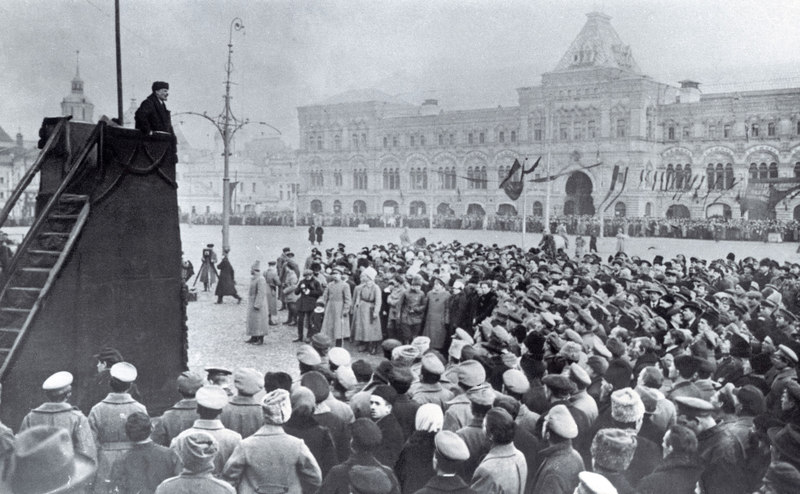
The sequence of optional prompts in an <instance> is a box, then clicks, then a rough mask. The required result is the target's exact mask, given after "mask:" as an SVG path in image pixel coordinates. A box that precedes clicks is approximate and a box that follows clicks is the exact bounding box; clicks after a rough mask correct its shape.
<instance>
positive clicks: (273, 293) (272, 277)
mask: <svg viewBox="0 0 800 494" xmlns="http://www.w3.org/2000/svg"><path fill="white" fill-rule="evenodd" d="M264 280H266V282H267V288H268V289H269V291H268V292H267V295H266V297H267V306H268V308H269V315H270V316H277V315H278V290H280V288H281V280H280V278H279V277H278V272H277V271H276V270H275V268H273V267H272V266H270V267H268V268H267V271H266V272H264Z"/></svg>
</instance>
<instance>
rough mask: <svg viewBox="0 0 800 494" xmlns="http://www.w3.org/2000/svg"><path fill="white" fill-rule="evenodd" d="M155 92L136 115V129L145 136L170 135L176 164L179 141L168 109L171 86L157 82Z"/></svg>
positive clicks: (143, 102)
mask: <svg viewBox="0 0 800 494" xmlns="http://www.w3.org/2000/svg"><path fill="white" fill-rule="evenodd" d="M152 90H153V92H152V93H151V94H150V96H148V97H147V98H145V100H144V101H142V104H141V105H139V108H138V109H137V110H136V113H135V114H134V117H133V118H134V121H135V122H136V128H137V129H138V130H140V131H142V133H143V134H145V135H152V134H153V133H156V132H161V133H164V134H165V135H169V136H170V138H171V146H170V152H171V153H170V154H171V156H170V157H171V158H172V159H173V160H174V163H177V162H178V140H177V138H176V137H175V131H174V130H173V128H172V117H171V116H170V112H169V110H168V109H167V98H168V97H169V84H168V83H166V82H163V81H156V82H154V83H153V85H152Z"/></svg>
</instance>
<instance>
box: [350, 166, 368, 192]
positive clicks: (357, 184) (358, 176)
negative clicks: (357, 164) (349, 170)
mask: <svg viewBox="0 0 800 494" xmlns="http://www.w3.org/2000/svg"><path fill="white" fill-rule="evenodd" d="M353 188H354V189H358V190H367V170H366V169H365V168H362V169H360V170H353Z"/></svg>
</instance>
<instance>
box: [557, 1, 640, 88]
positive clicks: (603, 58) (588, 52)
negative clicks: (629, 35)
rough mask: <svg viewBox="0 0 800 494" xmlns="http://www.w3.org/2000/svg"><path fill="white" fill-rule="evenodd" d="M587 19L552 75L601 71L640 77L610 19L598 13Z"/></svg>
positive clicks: (628, 47)
mask: <svg viewBox="0 0 800 494" xmlns="http://www.w3.org/2000/svg"><path fill="white" fill-rule="evenodd" d="M586 17H587V20H586V24H585V25H584V26H583V29H581V32H580V33H579V34H578V37H576V38H575V40H574V41H573V42H572V44H571V45H570V46H569V49H568V50H567V52H566V53H565V54H564V56H563V57H561V61H560V62H558V66H556V69H555V72H565V71H570V70H581V69H587V68H594V67H603V68H616V69H620V70H624V71H626V72H631V73H634V74H638V75H641V72H640V70H639V66H638V65H637V64H636V60H634V59H633V54H632V53H631V48H630V46H628V45H626V44H624V43H623V42H622V40H621V39H620V38H619V35H618V34H617V32H616V31H615V30H614V28H613V27H612V26H611V17H610V16H608V15H606V14H603V13H600V12H592V13H589V14H586Z"/></svg>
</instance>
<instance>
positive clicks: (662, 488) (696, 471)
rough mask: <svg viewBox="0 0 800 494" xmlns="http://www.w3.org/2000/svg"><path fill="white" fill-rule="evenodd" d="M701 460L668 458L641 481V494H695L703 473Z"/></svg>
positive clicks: (638, 488) (683, 457)
mask: <svg viewBox="0 0 800 494" xmlns="http://www.w3.org/2000/svg"><path fill="white" fill-rule="evenodd" d="M703 468H704V466H703V464H702V462H701V461H700V459H699V458H689V457H685V456H673V455H670V456H667V457H666V458H665V459H664V460H663V461H662V463H661V464H660V465H659V466H658V467H656V469H655V471H654V472H653V473H651V474H650V475H648V476H646V477H645V478H643V479H642V480H641V481H639V485H638V486H637V489H636V491H637V492H639V493H640V494H694V492H695V491H694V488H695V485H697V481H698V480H700V475H701V474H702V473H703Z"/></svg>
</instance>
